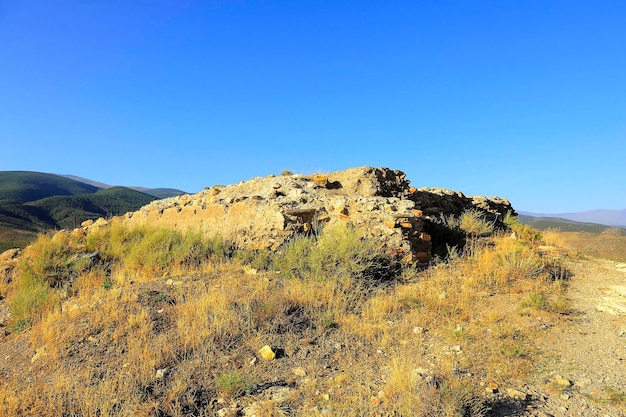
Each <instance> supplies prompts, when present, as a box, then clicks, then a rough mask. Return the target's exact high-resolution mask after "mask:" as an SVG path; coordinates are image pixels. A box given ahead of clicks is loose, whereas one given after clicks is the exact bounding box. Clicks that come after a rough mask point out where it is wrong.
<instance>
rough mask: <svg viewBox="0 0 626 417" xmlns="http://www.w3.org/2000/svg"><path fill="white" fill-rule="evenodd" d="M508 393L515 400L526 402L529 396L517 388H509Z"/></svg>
mask: <svg viewBox="0 0 626 417" xmlns="http://www.w3.org/2000/svg"><path fill="white" fill-rule="evenodd" d="M506 393H507V394H508V396H509V397H511V398H513V399H514V400H519V401H526V400H527V399H528V394H526V393H525V392H522V391H520V390H518V389H515V388H507V389H506Z"/></svg>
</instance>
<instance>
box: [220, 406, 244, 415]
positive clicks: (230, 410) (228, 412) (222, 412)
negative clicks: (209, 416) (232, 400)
mask: <svg viewBox="0 0 626 417" xmlns="http://www.w3.org/2000/svg"><path fill="white" fill-rule="evenodd" d="M238 415H239V412H238V411H237V409H236V408H230V407H228V408H222V409H221V410H218V412H217V416H218V417H237V416H238Z"/></svg>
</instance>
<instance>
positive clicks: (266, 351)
mask: <svg viewBox="0 0 626 417" xmlns="http://www.w3.org/2000/svg"><path fill="white" fill-rule="evenodd" d="M259 354H260V355H261V357H262V358H263V359H265V360H266V361H271V360H273V359H274V358H275V357H276V353H275V352H274V351H273V350H272V348H271V347H269V345H265V346H263V347H262V348H261V349H260V350H259Z"/></svg>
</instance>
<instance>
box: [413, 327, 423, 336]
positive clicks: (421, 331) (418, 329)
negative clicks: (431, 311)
mask: <svg viewBox="0 0 626 417" xmlns="http://www.w3.org/2000/svg"><path fill="white" fill-rule="evenodd" d="M413 333H415V334H422V333H424V328H423V327H413Z"/></svg>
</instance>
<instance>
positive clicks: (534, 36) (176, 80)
mask: <svg viewBox="0 0 626 417" xmlns="http://www.w3.org/2000/svg"><path fill="white" fill-rule="evenodd" d="M361 165H373V166H388V167H391V168H394V169H402V170H404V171H405V172H406V173H407V175H408V177H409V178H410V179H411V180H412V184H413V185H415V186H418V187H420V186H433V187H445V188H451V189H455V190H460V191H462V192H464V193H465V194H468V195H474V194H481V195H489V196H492V195H499V196H502V197H507V198H509V199H510V200H511V202H512V203H513V205H514V206H515V207H516V208H517V209H518V210H527V211H534V212H548V213H550V212H552V213H555V212H566V211H579V210H586V209H595V208H607V209H618V208H626V169H625V165H626V1H623V0H618V1H610V0H607V1H604V0H602V1H589V0H585V1H575V0H564V1H557V0H554V1H547V0H546V1H541V0H535V1H532V0H528V1H525V0H519V1H518V0H510V1H508V0H494V1H478V0H477V1H468V0H458V1H455V0H440V1H437V0H424V1H419V0H414V1H394V0H385V1H382V0H381V1H367V0H360V1H350V0H343V1H338V0H319V1H310V0H291V1H286V0H285V1H279V0H264V1H261V0H238V1H235V0H232V1H230V0H222V1H220V0H214V1H190V0H188V1H181V0H169V1H165V0H163V1H159V0H45V1H44V0H28V1H24V0H0V170H28V171H40V172H52V173H58V174H73V175H78V176H81V177H86V178H90V179H93V180H97V181H101V182H105V183H109V184H123V185H142V186H146V187H173V188H180V189H183V190H186V191H189V192H198V191H200V190H202V188H204V187H205V186H209V185H213V184H229V183H233V182H238V181H240V180H243V179H247V178H251V177H254V176H265V175H268V174H270V173H280V171H281V170H283V169H286V168H288V169H291V170H293V171H295V172H302V173H312V172H317V171H332V170H337V169H344V168H348V167H353V166H361Z"/></svg>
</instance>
